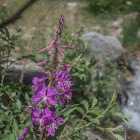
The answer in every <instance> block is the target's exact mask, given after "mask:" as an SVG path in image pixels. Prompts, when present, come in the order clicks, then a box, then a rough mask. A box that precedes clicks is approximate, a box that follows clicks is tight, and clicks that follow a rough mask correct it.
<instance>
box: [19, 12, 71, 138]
mask: <svg viewBox="0 0 140 140" xmlns="http://www.w3.org/2000/svg"><path fill="white" fill-rule="evenodd" d="M63 24H64V16H63V15H62V14H61V15H60V18H59V26H58V29H57V31H56V36H55V37H54V39H53V41H52V42H51V44H50V45H49V46H47V47H45V48H43V49H41V50H40V51H39V53H43V52H45V51H48V52H49V51H51V50H52V49H53V50H54V52H53V51H51V53H48V54H47V57H50V56H51V55H54V56H53V60H52V61H45V62H39V63H38V64H37V65H38V66H41V65H44V64H46V63H48V62H50V63H52V66H53V69H52V72H51V73H48V72H45V71H39V72H41V73H47V77H42V78H38V77H34V78H33V80H32V82H33V88H34V95H33V97H32V99H31V101H32V102H33V105H32V106H27V109H26V110H28V109H29V110H30V115H31V117H32V123H33V124H34V125H38V126H39V131H40V137H42V139H43V138H46V137H47V136H48V135H51V136H54V135H55V130H57V129H59V127H58V126H59V125H61V124H62V123H63V121H64V120H63V118H59V117H57V113H56V112H53V111H51V108H52V106H55V105H56V104H58V102H62V104H66V106H68V103H69V100H70V99H71V96H72V93H71V90H70V88H71V86H72V81H70V79H71V77H70V72H69V71H68V70H66V71H57V70H58V68H59V67H65V68H69V67H70V66H71V65H69V64H65V63H62V62H60V61H58V58H57V57H58V55H59V54H60V55H61V56H63V55H64V53H63V51H62V50H61V49H62V48H68V49H72V48H73V47H72V46H64V45H60V37H61V34H62V29H63ZM57 64H60V65H58V66H57ZM46 79H49V81H50V82H49V85H48V87H46V85H45V80H46ZM39 103H41V104H42V108H37V106H38V104H39ZM47 133H48V134H47ZM27 134H29V133H28V131H27V129H26V128H24V132H23V133H22V135H21V136H20V137H19V140H24V139H25V137H26V135H27ZM46 134H47V136H46Z"/></svg>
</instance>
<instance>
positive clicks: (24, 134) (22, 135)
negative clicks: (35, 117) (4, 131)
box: [19, 128, 28, 140]
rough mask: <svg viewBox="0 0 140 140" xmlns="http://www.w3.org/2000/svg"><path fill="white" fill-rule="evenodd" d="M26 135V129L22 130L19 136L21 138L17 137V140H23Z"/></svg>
mask: <svg viewBox="0 0 140 140" xmlns="http://www.w3.org/2000/svg"><path fill="white" fill-rule="evenodd" d="M27 134H28V131H27V129H26V128H23V133H22V134H21V136H19V140H24V139H25V137H26V135H27Z"/></svg>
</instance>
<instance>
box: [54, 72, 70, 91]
mask: <svg viewBox="0 0 140 140" xmlns="http://www.w3.org/2000/svg"><path fill="white" fill-rule="evenodd" d="M69 74H70V73H69V71H60V72H58V71H56V72H55V73H54V75H55V81H54V82H55V84H58V87H57V88H58V89H62V90H63V91H66V90H68V89H70V88H71V86H72V84H71V81H69V80H70V79H71V77H69Z"/></svg>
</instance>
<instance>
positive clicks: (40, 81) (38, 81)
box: [32, 76, 47, 94]
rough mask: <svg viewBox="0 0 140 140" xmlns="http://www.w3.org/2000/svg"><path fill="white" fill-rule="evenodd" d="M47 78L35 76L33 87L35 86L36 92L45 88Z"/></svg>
mask: <svg viewBox="0 0 140 140" xmlns="http://www.w3.org/2000/svg"><path fill="white" fill-rule="evenodd" d="M46 79H47V77H44V76H43V77H42V78H38V77H34V78H33V80H32V82H33V84H34V85H33V87H34V93H35V94H36V93H38V92H40V91H41V90H45V89H46V86H45V80H46Z"/></svg>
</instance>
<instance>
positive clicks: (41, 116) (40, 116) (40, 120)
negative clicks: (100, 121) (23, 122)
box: [32, 108, 51, 129]
mask: <svg viewBox="0 0 140 140" xmlns="http://www.w3.org/2000/svg"><path fill="white" fill-rule="evenodd" d="M50 116H51V110H50V109H48V108H45V109H44V111H43V112H42V111H41V110H40V109H38V108H36V109H35V110H33V114H32V122H33V123H34V124H36V125H37V124H39V128H40V129H42V128H43V127H44V125H45V122H46V121H48V119H47V118H48V117H50Z"/></svg>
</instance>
